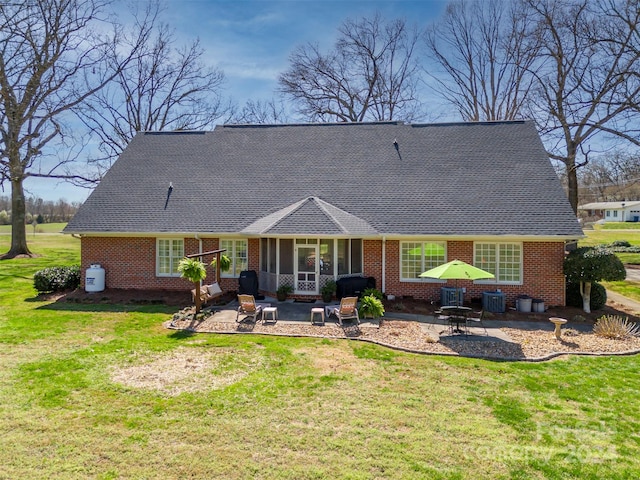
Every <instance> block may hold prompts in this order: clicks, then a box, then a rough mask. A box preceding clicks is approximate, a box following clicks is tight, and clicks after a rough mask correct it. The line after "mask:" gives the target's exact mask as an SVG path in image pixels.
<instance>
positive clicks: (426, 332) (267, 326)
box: [165, 307, 640, 361]
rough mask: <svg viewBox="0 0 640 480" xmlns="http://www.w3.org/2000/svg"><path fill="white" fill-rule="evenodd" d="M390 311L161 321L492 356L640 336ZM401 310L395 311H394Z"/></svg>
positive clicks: (532, 356) (616, 346)
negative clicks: (453, 329) (463, 322)
mask: <svg viewBox="0 0 640 480" xmlns="http://www.w3.org/2000/svg"><path fill="white" fill-rule="evenodd" d="M388 315H389V316H385V317H384V318H383V319H381V321H379V322H377V321H376V322H374V321H372V320H364V321H362V322H361V324H360V325H356V324H355V322H345V323H344V325H343V326H340V325H338V324H337V322H336V320H335V318H334V317H331V318H329V319H327V320H326V322H325V324H324V325H319V324H311V322H310V321H301V320H298V321H290V320H278V321H276V322H272V321H269V322H265V323H263V322H262V321H260V320H258V321H257V322H255V323H254V322H252V321H248V320H245V321H241V322H240V323H237V322H236V321H235V317H236V313H235V310H232V309H229V308H228V307H227V309H222V310H219V311H217V312H216V313H214V314H213V315H209V316H205V317H204V318H201V319H197V320H193V319H192V318H187V319H183V318H181V317H179V316H178V315H176V316H174V319H173V320H172V321H169V322H167V323H166V324H165V326H166V327H167V328H172V329H178V330H186V331H192V332H198V333H228V334H242V333H252V334H260V335H280V336H295V337H320V338H332V339H350V340H358V341H366V342H371V343H376V344H378V345H382V346H386V347H389V348H393V349H397V350H402V351H407V352H413V353H421V354H438V355H459V356H465V357H476V358H486V359H495V360H524V361H541V360H549V359H551V358H554V357H557V356H560V355H565V354H583V355H610V354H632V353H638V352H640V338H638V337H632V338H629V339H625V340H612V339H606V338H602V337H599V336H597V335H594V334H593V333H592V325H591V324H589V323H574V324H572V323H571V322H570V323H568V324H567V325H565V326H564V327H563V328H562V337H561V340H560V341H558V340H557V339H556V337H555V335H554V333H553V328H554V326H553V325H552V324H551V323H550V322H548V321H533V322H532V321H504V320H490V321H486V322H485V324H486V326H487V334H486V335H485V333H484V331H483V330H482V329H479V328H477V327H474V328H472V329H471V331H470V334H469V335H460V334H455V335H451V334H449V331H448V328H447V326H446V325H443V324H442V323H438V322H437V321H436V320H435V318H434V317H433V316H430V315H422V316H415V317H416V319H406V318H394V314H393V313H389V314H388ZM400 316H401V315H399V314H396V317H400ZM241 318H242V317H241Z"/></svg>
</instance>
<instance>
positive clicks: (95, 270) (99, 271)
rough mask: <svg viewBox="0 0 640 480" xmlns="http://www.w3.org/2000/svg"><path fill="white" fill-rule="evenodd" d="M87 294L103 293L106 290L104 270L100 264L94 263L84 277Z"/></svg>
mask: <svg viewBox="0 0 640 480" xmlns="http://www.w3.org/2000/svg"><path fill="white" fill-rule="evenodd" d="M84 290H85V292H102V291H103V290H104V268H102V265H100V264H99V263H92V264H91V265H90V266H89V268H87V273H86V275H85V277H84Z"/></svg>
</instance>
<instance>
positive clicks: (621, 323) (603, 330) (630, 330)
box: [593, 315, 640, 339]
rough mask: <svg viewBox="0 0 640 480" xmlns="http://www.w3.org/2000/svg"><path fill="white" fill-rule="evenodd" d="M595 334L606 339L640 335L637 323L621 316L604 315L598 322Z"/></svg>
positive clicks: (594, 328)
mask: <svg viewBox="0 0 640 480" xmlns="http://www.w3.org/2000/svg"><path fill="white" fill-rule="evenodd" d="M593 333H595V334H596V335H599V336H601V337H605V338H617V339H623V338H628V337H632V336H638V335H640V330H639V326H638V324H637V323H634V322H630V321H629V319H628V318H622V317H621V316H619V315H603V316H602V317H600V318H599V319H598V320H596V323H595V325H594V326H593Z"/></svg>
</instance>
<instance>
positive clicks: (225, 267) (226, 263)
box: [211, 254, 231, 281]
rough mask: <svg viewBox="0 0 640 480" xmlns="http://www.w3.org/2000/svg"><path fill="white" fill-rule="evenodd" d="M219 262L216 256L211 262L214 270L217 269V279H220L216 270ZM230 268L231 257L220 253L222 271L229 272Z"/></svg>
mask: <svg viewBox="0 0 640 480" xmlns="http://www.w3.org/2000/svg"><path fill="white" fill-rule="evenodd" d="M217 263H218V262H217V259H215V258H214V259H213V261H212V262H211V266H212V267H213V269H214V271H216V281H218V280H219V279H218V276H217V270H216V264H217ZM230 268H231V259H230V258H229V257H227V256H226V255H224V254H222V255H220V271H221V272H228V271H229V269H230Z"/></svg>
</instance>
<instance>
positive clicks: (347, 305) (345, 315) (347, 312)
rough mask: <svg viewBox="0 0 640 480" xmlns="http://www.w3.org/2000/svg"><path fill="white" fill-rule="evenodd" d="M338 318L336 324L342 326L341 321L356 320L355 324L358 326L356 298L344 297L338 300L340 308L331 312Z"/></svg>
mask: <svg viewBox="0 0 640 480" xmlns="http://www.w3.org/2000/svg"><path fill="white" fill-rule="evenodd" d="M331 313H333V314H334V315H335V316H336V317H338V323H339V324H340V325H342V321H343V320H349V319H352V318H355V319H356V323H357V324H360V317H359V316H358V297H344V298H343V299H342V300H340V306H339V307H336V308H334V309H333V311H332V312H331Z"/></svg>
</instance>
